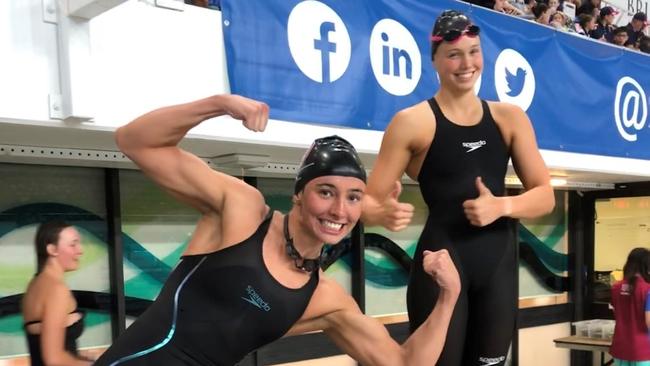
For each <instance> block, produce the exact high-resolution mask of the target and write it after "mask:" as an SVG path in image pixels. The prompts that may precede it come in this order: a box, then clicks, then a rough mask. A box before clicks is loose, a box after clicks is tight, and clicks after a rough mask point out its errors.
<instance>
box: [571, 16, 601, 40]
mask: <svg viewBox="0 0 650 366" xmlns="http://www.w3.org/2000/svg"><path fill="white" fill-rule="evenodd" d="M574 27H575V32H576V33H578V34H581V35H583V36H585V37H589V32H591V31H592V30H593V29H595V28H596V19H595V18H594V17H593V16H591V15H589V14H580V15H578V17H577V19H576V22H575V24H574Z"/></svg>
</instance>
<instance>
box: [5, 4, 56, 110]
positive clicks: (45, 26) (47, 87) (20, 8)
mask: <svg viewBox="0 0 650 366" xmlns="http://www.w3.org/2000/svg"><path fill="white" fill-rule="evenodd" d="M42 19H43V17H42V7H41V1H40V0H21V1H7V0H5V1H0V55H2V56H0V100H1V101H2V102H1V103H0V116H1V117H3V118H18V119H27V120H47V119H49V108H48V95H49V94H50V93H57V92H58V91H59V80H58V69H57V67H58V63H57V41H56V25H54V24H50V23H45V22H43V20H42Z"/></svg>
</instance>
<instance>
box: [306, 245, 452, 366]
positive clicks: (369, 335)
mask: <svg viewBox="0 0 650 366" xmlns="http://www.w3.org/2000/svg"><path fill="white" fill-rule="evenodd" d="M424 269H425V271H427V272H428V273H429V274H431V275H432V276H433V277H434V278H435V279H436V281H437V282H438V284H439V285H440V289H441V291H440V296H439V298H438V302H437V303H436V306H435V307H434V309H433V311H432V312H431V314H430V315H429V317H428V318H427V320H426V321H425V322H424V323H423V324H422V325H421V326H420V327H419V328H418V329H417V330H416V331H415V333H413V334H412V335H411V336H410V337H409V338H408V339H407V340H406V342H404V344H402V345H401V346H400V345H399V344H398V343H397V342H395V340H394V339H393V338H391V336H390V334H389V333H388V331H387V330H386V328H385V327H384V326H383V325H382V324H381V323H380V322H379V321H377V320H376V319H374V318H371V317H368V316H366V315H364V314H362V313H361V311H360V310H359V308H358V306H357V305H356V303H355V302H354V300H353V299H352V298H351V297H350V296H349V295H347V294H346V293H345V291H344V290H343V289H341V288H340V286H336V285H329V287H330V290H327V291H325V294H324V295H323V298H327V299H329V301H332V302H336V304H337V306H340V309H339V310H336V311H332V312H330V313H328V315H325V316H323V317H321V318H317V319H316V320H315V321H314V322H313V323H312V325H313V326H314V329H317V328H320V329H323V330H324V331H325V333H326V334H327V335H328V336H329V337H331V338H332V339H333V340H334V342H335V343H336V344H337V345H338V346H339V347H340V348H341V349H342V350H344V351H345V352H346V353H348V354H349V355H350V356H352V357H353V358H354V359H356V360H357V361H359V362H360V363H361V364H363V365H366V366H383V365H385V366H424V365H433V364H435V363H436V361H437V359H438V357H440V353H441V352H442V347H443V346H444V343H445V338H446V336H447V329H448V327H449V322H450V320H451V315H452V312H453V309H454V306H455V304H456V300H457V298H458V293H459V292H460V280H459V278H458V272H457V271H456V268H455V267H454V265H453V263H452V261H451V258H450V257H449V253H447V251H445V250H441V251H438V252H429V251H426V252H425V254H424ZM324 301H327V300H324ZM305 330H306V329H305Z"/></svg>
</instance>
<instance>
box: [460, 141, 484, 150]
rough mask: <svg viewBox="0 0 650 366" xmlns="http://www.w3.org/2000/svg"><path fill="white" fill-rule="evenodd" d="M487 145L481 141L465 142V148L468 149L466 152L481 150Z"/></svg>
mask: <svg viewBox="0 0 650 366" xmlns="http://www.w3.org/2000/svg"><path fill="white" fill-rule="evenodd" d="M485 144H486V142H485V140H479V141H476V142H463V147H464V148H466V149H467V151H465V152H472V151H474V150H476V149H480V148H481V147H483V145H485Z"/></svg>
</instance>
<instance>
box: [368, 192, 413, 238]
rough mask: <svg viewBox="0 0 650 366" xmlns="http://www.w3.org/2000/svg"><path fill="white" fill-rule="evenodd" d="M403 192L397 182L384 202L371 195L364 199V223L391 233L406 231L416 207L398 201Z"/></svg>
mask: <svg viewBox="0 0 650 366" xmlns="http://www.w3.org/2000/svg"><path fill="white" fill-rule="evenodd" d="M401 192H402V184H401V183H400V182H399V181H395V185H394V187H393V191H392V192H391V193H390V194H389V195H388V197H386V199H384V200H383V201H382V202H379V201H377V200H376V199H375V198H374V197H372V196H369V195H368V196H366V197H364V206H363V221H364V222H365V223H366V224H367V225H371V226H372V225H381V226H383V227H384V228H386V229H387V230H390V231H400V230H404V229H405V228H406V227H407V226H408V225H409V223H410V222H411V219H412V218H413V212H414V211H415V207H413V205H412V204H410V203H403V202H400V201H399V200H398V198H399V195H400V193H401Z"/></svg>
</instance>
